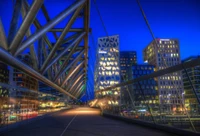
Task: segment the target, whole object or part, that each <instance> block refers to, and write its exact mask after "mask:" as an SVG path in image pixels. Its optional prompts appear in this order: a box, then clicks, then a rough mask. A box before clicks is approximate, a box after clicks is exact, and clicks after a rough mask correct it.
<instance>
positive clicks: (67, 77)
mask: <svg viewBox="0 0 200 136" xmlns="http://www.w3.org/2000/svg"><path fill="white" fill-rule="evenodd" d="M83 63H84V62H81V63H80V64H79V65H78V66H77V67H76V68H75V69H74V70H73V71H72V72H71V73H69V74H68V75H67V76H66V77H65V79H64V81H63V83H62V84H61V86H63V85H64V84H65V83H66V82H67V80H68V79H69V78H70V76H72V75H73V74H74V73H75V72H76V71H77V70H79V69H80V68H81V67H82V65H83Z"/></svg>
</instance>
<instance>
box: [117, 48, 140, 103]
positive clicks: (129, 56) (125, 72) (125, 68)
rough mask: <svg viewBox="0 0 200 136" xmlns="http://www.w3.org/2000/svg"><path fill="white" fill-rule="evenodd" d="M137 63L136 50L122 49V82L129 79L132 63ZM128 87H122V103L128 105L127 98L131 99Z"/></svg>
mask: <svg viewBox="0 0 200 136" xmlns="http://www.w3.org/2000/svg"><path fill="white" fill-rule="evenodd" d="M135 64H137V55H136V51H120V71H121V73H120V74H121V82H124V81H127V80H128V79H129V77H130V76H129V74H131V73H130V71H129V69H130V68H131V66H132V65H135ZM128 91H130V90H128V87H127V86H125V87H121V103H122V104H124V105H127V102H129V101H127V100H129V99H130V95H129V93H128Z"/></svg>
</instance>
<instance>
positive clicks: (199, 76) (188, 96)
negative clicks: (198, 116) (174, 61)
mask: <svg viewBox="0 0 200 136" xmlns="http://www.w3.org/2000/svg"><path fill="white" fill-rule="evenodd" d="M197 58H198V56H191V57H188V58H186V59H184V60H183V61H182V62H183V63H184V62H188V61H191V60H194V59H197ZM187 73H188V75H189V78H190V79H191V81H192V84H193V86H194V89H195V90H193V88H192V87H191V84H190V82H189V79H188V76H187V74H186V72H185V71H184V70H183V83H184V95H185V106H186V108H187V110H188V111H190V112H191V113H197V112H200V107H199V103H198V101H197V97H198V99H199V100H200V66H196V67H192V68H188V69H187ZM194 91H195V92H196V94H197V97H196V95H195V92H194Z"/></svg>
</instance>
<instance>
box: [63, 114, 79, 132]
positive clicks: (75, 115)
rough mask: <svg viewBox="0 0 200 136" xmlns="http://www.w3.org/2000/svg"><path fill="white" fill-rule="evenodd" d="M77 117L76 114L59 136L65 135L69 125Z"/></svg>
mask: <svg viewBox="0 0 200 136" xmlns="http://www.w3.org/2000/svg"><path fill="white" fill-rule="evenodd" d="M77 116H78V114H76V115H75V116H74V117H73V119H72V120H71V121H70V122H69V124H68V125H67V126H66V128H65V129H64V131H63V132H62V134H61V135H60V136H63V134H64V133H65V131H66V130H67V129H68V127H69V126H70V125H71V123H72V122H73V121H74V119H75V118H76V117H77Z"/></svg>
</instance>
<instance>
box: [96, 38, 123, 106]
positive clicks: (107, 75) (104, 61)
mask: <svg viewBox="0 0 200 136" xmlns="http://www.w3.org/2000/svg"><path fill="white" fill-rule="evenodd" d="M96 59H97V60H96V68H95V91H97V90H100V89H104V88H106V87H110V86H113V85H115V84H118V83H120V64H119V36H118V35H114V36H109V37H101V38H99V39H98V49H97V56H96ZM105 96H110V97H111V98H112V100H109V101H107V102H108V103H107V104H113V105H118V104H119V96H120V89H119V88H117V89H115V91H111V90H110V91H103V92H98V93H96V92H95V97H96V98H100V97H101V98H102V97H105Z"/></svg>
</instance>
